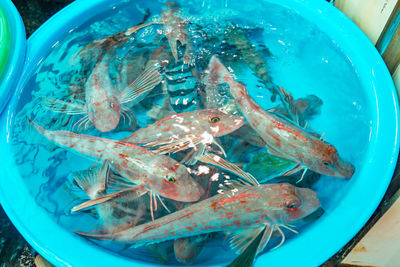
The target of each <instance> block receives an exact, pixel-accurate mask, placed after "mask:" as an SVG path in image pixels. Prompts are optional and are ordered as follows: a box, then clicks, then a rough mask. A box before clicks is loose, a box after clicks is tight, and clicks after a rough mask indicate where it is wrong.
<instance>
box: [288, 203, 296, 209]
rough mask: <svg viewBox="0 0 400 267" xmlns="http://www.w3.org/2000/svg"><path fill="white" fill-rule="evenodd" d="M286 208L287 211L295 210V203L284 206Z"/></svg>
mask: <svg viewBox="0 0 400 267" xmlns="http://www.w3.org/2000/svg"><path fill="white" fill-rule="evenodd" d="M286 208H287V209H289V210H291V209H294V208H297V203H290V204H288V205H286Z"/></svg>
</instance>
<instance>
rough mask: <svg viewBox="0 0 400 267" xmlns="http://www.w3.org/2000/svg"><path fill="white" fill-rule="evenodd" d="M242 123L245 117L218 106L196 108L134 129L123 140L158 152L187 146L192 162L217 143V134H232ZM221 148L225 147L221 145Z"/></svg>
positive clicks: (187, 161)
mask: <svg viewBox="0 0 400 267" xmlns="http://www.w3.org/2000/svg"><path fill="white" fill-rule="evenodd" d="M242 125H243V117H240V116H233V115H229V114H225V113H223V112H221V111H219V110H213V109H206V110H195V111H189V112H184V113H180V114H175V115H172V116H169V117H166V118H164V119H162V120H159V121H157V122H155V123H154V124H151V125H149V126H147V127H146V128H142V129H139V130H137V131H136V132H134V133H133V134H132V135H130V136H129V137H127V138H125V139H123V140H122V141H124V142H129V143H133V144H143V145H144V146H145V147H148V148H155V147H158V148H157V149H156V150H155V152H157V153H170V152H178V151H181V150H185V149H188V148H192V149H193V151H192V152H191V153H189V154H188V156H187V157H186V159H185V163H187V164H191V165H193V164H194V163H195V162H196V158H197V156H199V155H200V156H201V155H203V154H204V151H205V148H206V145H211V144H216V145H217V146H219V145H218V143H216V141H215V139H214V138H215V137H220V136H223V135H226V134H229V133H231V132H233V131H235V130H236V129H238V128H240V127H241V126H242ZM221 150H223V149H222V148H221Z"/></svg>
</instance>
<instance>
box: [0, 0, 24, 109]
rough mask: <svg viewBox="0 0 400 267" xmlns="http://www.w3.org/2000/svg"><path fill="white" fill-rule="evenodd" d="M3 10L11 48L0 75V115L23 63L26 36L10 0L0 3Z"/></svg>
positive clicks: (20, 19) (15, 83) (19, 17)
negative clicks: (8, 29) (9, 34)
mask: <svg viewBox="0 0 400 267" xmlns="http://www.w3.org/2000/svg"><path fill="white" fill-rule="evenodd" d="M0 5H1V7H2V8H3V9H4V11H5V13H6V16H7V20H8V23H9V27H10V33H11V48H10V53H9V55H8V59H7V63H6V66H5V68H4V70H3V73H1V75H0V113H1V111H3V110H4V108H5V106H6V104H7V102H8V100H9V99H10V97H11V95H12V93H13V89H14V88H15V86H16V85H17V82H18V79H19V77H20V75H21V73H22V69H23V66H24V61H25V51H26V35H25V27H24V23H23V22H22V18H21V16H20V15H19V13H18V10H17V9H16V8H15V6H14V4H13V3H12V2H11V0H3V1H1V2H0Z"/></svg>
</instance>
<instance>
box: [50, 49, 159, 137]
mask: <svg viewBox="0 0 400 267" xmlns="http://www.w3.org/2000/svg"><path fill="white" fill-rule="evenodd" d="M110 61H111V56H110V55H109V56H105V57H104V58H103V59H102V60H101V61H100V62H99V63H97V65H96V67H95V68H94V70H93V72H92V73H91V75H90V76H89V78H88V80H87V81H86V84H85V102H84V103H68V102H65V101H62V100H59V99H54V98H44V106H45V107H47V108H48V109H50V110H53V111H55V112H60V113H66V114H69V115H84V116H83V117H82V118H81V119H80V120H79V121H78V122H77V123H76V124H75V125H78V127H84V128H88V127H89V126H90V124H89V122H91V123H92V124H93V125H94V126H95V127H96V128H97V129H98V130H99V131H101V132H107V131H111V130H113V129H115V127H117V125H118V123H119V121H120V117H121V114H122V115H123V116H128V118H130V117H131V116H133V114H132V113H131V111H130V110H129V106H133V105H135V104H137V103H138V102H140V101H141V100H143V98H144V97H145V96H146V95H147V93H149V92H150V91H151V90H152V89H153V88H154V87H155V86H156V85H158V84H159V83H160V82H161V80H162V76H161V74H160V73H159V71H158V68H157V67H155V66H148V67H147V68H146V69H145V70H144V71H143V72H142V74H140V75H139V77H137V78H136V79H135V80H134V81H133V82H132V83H130V84H129V85H128V86H127V87H125V88H123V90H119V89H118V88H115V87H114V85H113V84H112V82H111V79H110V75H109V62H110Z"/></svg>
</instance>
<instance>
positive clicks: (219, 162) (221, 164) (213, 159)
mask: <svg viewBox="0 0 400 267" xmlns="http://www.w3.org/2000/svg"><path fill="white" fill-rule="evenodd" d="M197 160H199V161H201V162H204V163H207V164H211V165H213V166H216V167H218V168H221V169H223V170H226V171H229V172H230V173H233V174H235V175H237V176H238V177H240V178H242V179H243V180H244V182H245V183H246V184H248V185H259V183H258V181H257V179H256V178H254V176H253V175H251V174H250V173H248V172H245V171H244V170H242V169H241V168H239V167H238V166H236V165H235V164H233V163H230V162H228V161H226V160H225V159H223V158H221V157H220V156H217V155H214V154H211V153H209V154H206V155H203V156H201V157H198V158H197Z"/></svg>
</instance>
